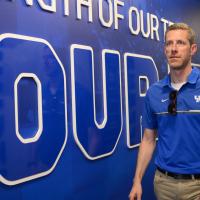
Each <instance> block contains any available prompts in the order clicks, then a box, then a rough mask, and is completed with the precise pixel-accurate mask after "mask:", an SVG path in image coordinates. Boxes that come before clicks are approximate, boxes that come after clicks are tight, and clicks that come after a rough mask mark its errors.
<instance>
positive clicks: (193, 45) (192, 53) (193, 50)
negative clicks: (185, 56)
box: [191, 44, 197, 56]
mask: <svg viewBox="0 0 200 200" xmlns="http://www.w3.org/2000/svg"><path fill="white" fill-rule="evenodd" d="M196 52H197V44H192V45H191V56H193V55H194V54H195V53H196Z"/></svg>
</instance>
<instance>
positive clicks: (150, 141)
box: [129, 129, 156, 200]
mask: <svg viewBox="0 0 200 200" xmlns="http://www.w3.org/2000/svg"><path fill="white" fill-rule="evenodd" d="M155 146H156V130H152V129H145V131H144V136H143V139H142V142H141V144H140V148H139V153H138V160H137V167H136V172H135V177H134V181H133V187H132V189H131V192H130V195H129V198H130V200H134V199H137V200H141V196H142V186H141V182H142V177H143V175H144V173H145V170H146V168H147V166H148V164H149V162H150V160H151V158H152V155H153V152H154V149H155Z"/></svg>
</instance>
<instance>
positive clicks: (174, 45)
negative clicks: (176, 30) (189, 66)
mask: <svg viewBox="0 0 200 200" xmlns="http://www.w3.org/2000/svg"><path fill="white" fill-rule="evenodd" d="M171 51H172V52H177V51H178V48H177V44H176V43H173V44H172V46H171Z"/></svg>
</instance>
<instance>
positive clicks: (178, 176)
mask: <svg viewBox="0 0 200 200" xmlns="http://www.w3.org/2000/svg"><path fill="white" fill-rule="evenodd" d="M157 170H158V171H159V172H161V173H163V174H165V175H167V176H170V177H173V178H175V179H200V174H176V173H172V172H168V171H165V170H163V169H161V168H159V167H157Z"/></svg>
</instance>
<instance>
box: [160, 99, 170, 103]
mask: <svg viewBox="0 0 200 200" xmlns="http://www.w3.org/2000/svg"><path fill="white" fill-rule="evenodd" d="M168 100H169V99H161V102H162V103H164V102H165V101H168Z"/></svg>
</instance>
